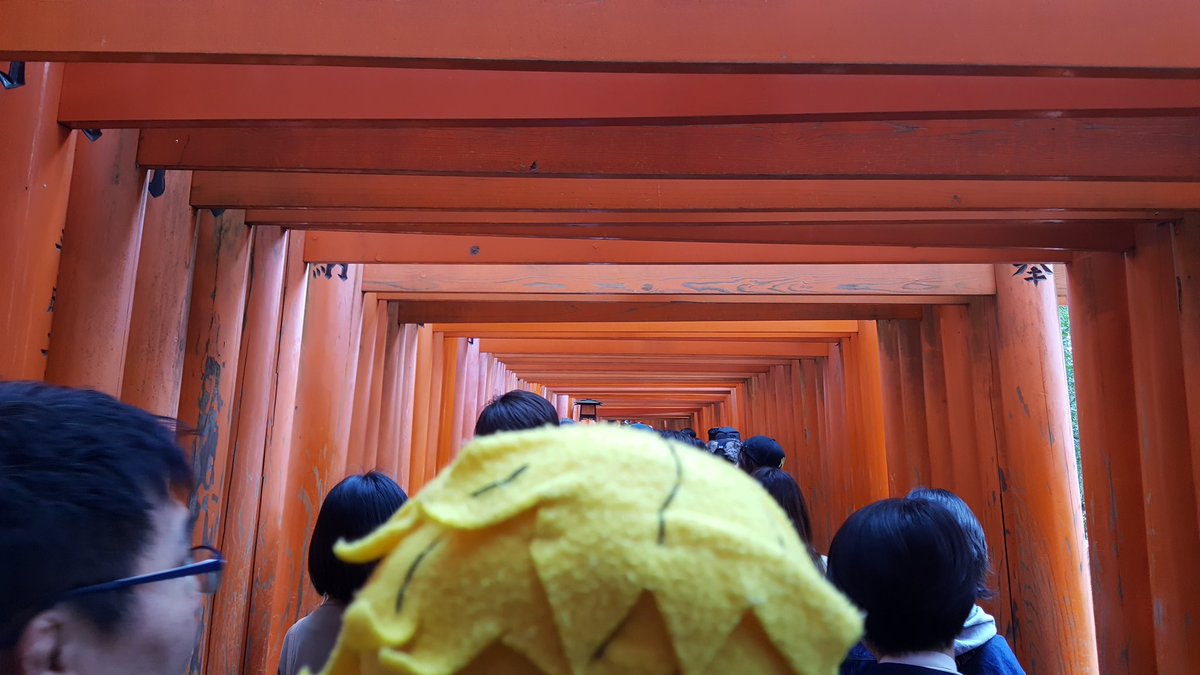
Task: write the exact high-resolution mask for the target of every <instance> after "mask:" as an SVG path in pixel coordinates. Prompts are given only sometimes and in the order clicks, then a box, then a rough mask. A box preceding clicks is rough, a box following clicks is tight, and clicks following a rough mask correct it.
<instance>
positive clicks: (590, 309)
mask: <svg viewBox="0 0 1200 675" xmlns="http://www.w3.org/2000/svg"><path fill="white" fill-rule="evenodd" d="M379 297H380V298H381V299H389V298H388V296H387V294H382V293H381V294H380V296H379ZM846 299H847V300H849V299H850V298H846ZM397 304H398V305H399V308H400V319H401V320H402V321H404V322H411V323H467V322H473V321H509V322H520V323H530V322H533V323H539V322H544V321H546V320H548V319H553V320H554V321H566V322H576V321H578V322H589V321H686V320H691V319H695V318H696V317H707V318H709V319H710V320H711V321H714V322H723V321H759V320H767V321H770V320H795V319H802V320H818V321H820V320H826V319H837V320H844V319H918V318H920V316H921V306H920V305H901V304H886V305H885V304H879V303H864V302H842V303H833V302H826V303H778V302H776V303H753V304H752V303H746V302H744V298H739V299H738V301H737V302H731V301H726V302H721V301H720V299H718V298H706V299H705V300H704V301H700V298H696V301H693V302H683V301H658V302H623V301H610V302H577V301H572V300H567V301H562V300H559V301H553V300H532V301H529V300H526V301H510V302H495V301H491V300H486V299H482V300H481V299H477V298H475V299H462V300H413V299H405V300H403V301H397Z"/></svg>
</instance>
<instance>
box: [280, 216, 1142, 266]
mask: <svg viewBox="0 0 1200 675" xmlns="http://www.w3.org/2000/svg"><path fill="white" fill-rule="evenodd" d="M277 213H299V212H295V211H277ZM360 213H365V212H360ZM730 218H731V220H730V222H726V223H704V224H696V223H693V224H654V225H639V224H630V225H624V224H614V225H496V224H466V225H463V224H457V223H451V224H446V223H435V224H386V225H383V224H378V225H377V224H371V223H346V224H320V225H316V226H315V228H314V227H313V226H312V224H310V223H301V224H298V226H292V225H289V227H292V228H293V229H317V230H350V231H353V232H354V233H371V234H384V233H388V234H443V235H450V234H453V235H462V236H466V235H473V236H497V235H498V236H505V237H539V238H557V239H586V240H595V239H620V240H625V241H671V242H709V243H729V244H803V245H809V246H866V247H868V248H870V247H875V248H879V247H885V246H908V247H935V248H943V247H944V248H969V247H984V248H1004V249H1008V250H1010V251H1012V250H1018V249H1022V250H1024V249H1041V250H1043V251H1046V250H1056V249H1061V250H1064V251H1065V250H1070V251H1125V250H1128V249H1130V248H1132V247H1133V228H1134V226H1135V225H1136V224H1138V223H1140V222H1150V221H1136V220H1134V221H1131V220H1129V219H1122V220H1101V221H1091V220H1069V221H1065V222H1045V221H1002V220H997V221H963V222H953V221H928V222H882V223H869V224H868V223H771V224H763V225H760V224H748V223H742V222H737V221H736V220H732V219H733V218H736V216H734V215H731V216H730ZM1154 222H1159V220H1155V221H1154ZM891 255H896V254H895V253H892V254H891ZM1052 255H1053V256H1054V257H1058V256H1059V255H1062V254H1061V253H1054V254H1052ZM1028 256H1029V257H1026V258H1025V259H1030V257H1036V256H1037V253H1036V252H1033V251H1030V253H1029V254H1028Z"/></svg>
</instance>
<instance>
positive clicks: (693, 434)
mask: <svg viewBox="0 0 1200 675" xmlns="http://www.w3.org/2000/svg"><path fill="white" fill-rule="evenodd" d="M679 433H681V434H683V435H684V436H687V437H688V438H696V430H695V429H693V428H691V427H684V428H682V429H680V430H679Z"/></svg>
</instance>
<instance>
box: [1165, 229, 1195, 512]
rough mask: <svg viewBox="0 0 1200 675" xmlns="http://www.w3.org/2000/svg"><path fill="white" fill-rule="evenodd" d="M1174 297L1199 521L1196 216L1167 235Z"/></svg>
mask: <svg viewBox="0 0 1200 675" xmlns="http://www.w3.org/2000/svg"><path fill="white" fill-rule="evenodd" d="M1171 250H1172V252H1173V253H1174V258H1175V287H1176V292H1177V293H1178V296H1179V297H1178V299H1177V310H1178V312H1179V340H1180V347H1181V348H1182V350H1183V379H1184V389H1185V390H1186V391H1187V405H1188V430H1189V435H1190V437H1191V441H1192V478H1193V484H1194V485H1195V487H1196V508H1197V518H1200V213H1197V212H1195V211H1193V212H1191V213H1188V214H1187V215H1186V216H1185V217H1184V218H1183V220H1182V221H1181V222H1179V223H1176V224H1175V226H1174V228H1172V231H1171Z"/></svg>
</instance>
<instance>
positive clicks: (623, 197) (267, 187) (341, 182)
mask: <svg viewBox="0 0 1200 675" xmlns="http://www.w3.org/2000/svg"><path fill="white" fill-rule="evenodd" d="M192 205H193V206H195V207H197V208H326V209H328V208H342V209H346V208H350V209H353V208H359V209H412V208H417V209H452V210H473V209H485V210H493V209H494V210H526V209H528V210H540V209H553V210H562V209H579V210H593V209H594V210H601V211H621V210H667V211H706V210H742V211H754V210H804V209H815V210H836V209H883V210H889V209H890V210H895V209H899V210H904V209H936V210H953V209H960V208H961V209H1007V208H1012V209H1022V208H1023V209H1029V208H1032V209H1160V208H1161V209H1172V210H1178V209H1188V208H1200V183H1188V182H1162V183H1139V182H1128V181H1094V182H1093V181H1021V180H1000V181H986V180H938V181H921V180H870V181H867V180H821V179H814V180H809V181H791V180H717V179H714V180H696V179H678V180H649V179H645V180H643V179H624V178H606V179H586V178H463V177H458V176H378V175H349V174H328V173H325V174H321V173H271V172H253V171H249V172H240V171H239V172H212V171H197V172H196V173H195V174H193V177H192Z"/></svg>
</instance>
